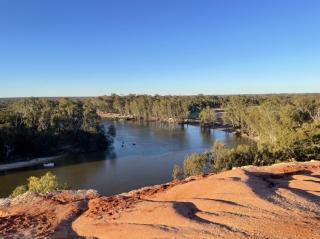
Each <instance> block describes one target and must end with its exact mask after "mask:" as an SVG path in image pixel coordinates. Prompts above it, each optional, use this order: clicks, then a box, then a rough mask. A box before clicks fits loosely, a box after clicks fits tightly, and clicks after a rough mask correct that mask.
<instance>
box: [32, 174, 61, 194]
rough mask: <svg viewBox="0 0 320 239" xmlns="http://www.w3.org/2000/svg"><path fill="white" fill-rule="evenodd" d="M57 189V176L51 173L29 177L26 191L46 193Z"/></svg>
mask: <svg viewBox="0 0 320 239" xmlns="http://www.w3.org/2000/svg"><path fill="white" fill-rule="evenodd" d="M58 189H59V182H58V178H57V176H55V175H53V174H52V173H51V172H47V173H46V174H45V175H43V176H41V177H40V178H38V177H34V176H32V177H30V178H29V179H28V190H29V191H30V192H34V193H48V192H52V191H55V190H58Z"/></svg>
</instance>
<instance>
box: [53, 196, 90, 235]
mask: <svg viewBox="0 0 320 239" xmlns="http://www.w3.org/2000/svg"><path fill="white" fill-rule="evenodd" d="M78 203H79V208H80V210H79V211H78V212H76V213H74V214H73V215H72V216H71V217H69V218H67V219H65V220H62V221H61V222H60V224H59V225H58V226H57V228H56V229H55V231H54V233H53V234H52V235H51V236H50V238H52V239H60V238H73V239H82V238H86V237H82V236H79V235H78V233H77V232H75V231H74V230H73V228H72V223H73V222H74V221H75V220H76V219H77V218H78V217H79V216H81V214H83V213H84V212H85V211H86V210H88V200H82V201H79V202H78Z"/></svg>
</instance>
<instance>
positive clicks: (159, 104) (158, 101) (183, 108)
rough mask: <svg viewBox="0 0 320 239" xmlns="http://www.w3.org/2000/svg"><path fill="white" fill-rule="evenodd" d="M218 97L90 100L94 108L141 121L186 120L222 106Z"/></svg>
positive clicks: (152, 97)
mask: <svg viewBox="0 0 320 239" xmlns="http://www.w3.org/2000/svg"><path fill="white" fill-rule="evenodd" d="M223 101H224V98H223V97H219V96H205V95H197V96H159V95H156V96H150V95H127V96H119V95H115V94H113V95H111V96H101V97H97V98H94V99H92V102H93V104H95V105H96V107H97V108H98V109H99V110H101V111H103V112H108V113H118V114H121V115H132V116H134V117H136V118H143V119H155V120H160V119H169V118H171V119H186V118H197V117H198V116H199V113H200V112H201V110H203V109H205V108H207V107H209V108H217V107H220V106H221V105H222V103H223Z"/></svg>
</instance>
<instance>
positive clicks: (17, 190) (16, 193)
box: [10, 185, 28, 198]
mask: <svg viewBox="0 0 320 239" xmlns="http://www.w3.org/2000/svg"><path fill="white" fill-rule="evenodd" d="M27 191H28V187H27V186H26V185H21V186H18V187H16V188H15V189H14V190H13V192H12V193H11V194H10V197H12V198H15V197H17V196H19V195H22V194H24V193H26V192H27Z"/></svg>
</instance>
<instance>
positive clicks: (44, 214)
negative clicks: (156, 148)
mask: <svg viewBox="0 0 320 239" xmlns="http://www.w3.org/2000/svg"><path fill="white" fill-rule="evenodd" d="M319 177H320V161H310V162H303V163H297V162H295V163H281V164H276V165H273V166H266V167H254V166H245V167H241V168H236V169H233V170H229V171H226V172H223V173H219V174H212V175H207V176H199V177H192V178H188V179H186V180H183V181H175V182H170V183H166V184H162V185H157V186H151V187H146V188H142V189H139V190H134V191H131V192H128V193H122V194H119V195H115V196H112V197H104V196H100V195H99V194H98V193H97V192H95V191H93V190H88V191H86V190H79V191H62V192H56V193H51V194H47V195H38V194H31V193H26V194H23V195H21V196H18V197H17V198H14V199H10V198H7V199H1V200H0V237H1V236H2V237H4V238H11V237H12V238H14V237H16V236H17V235H18V237H22V238H106V239H107V238H119V239H121V238H132V239H134V238H146V239H148V238H150V239H151V238H156V237H157V238H208V239H209V238H224V239H229V238H235V239H245V238H253V239H258V238H270V239H279V238H282V239H289V238H290V239H291V238H295V239H304V238H310V239H318V237H319V234H320V221H319V218H318V217H319V213H320V205H319V203H318V202H319V197H320V194H319V183H320V179H319ZM221 185H223V186H221Z"/></svg>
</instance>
